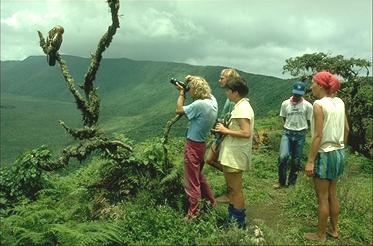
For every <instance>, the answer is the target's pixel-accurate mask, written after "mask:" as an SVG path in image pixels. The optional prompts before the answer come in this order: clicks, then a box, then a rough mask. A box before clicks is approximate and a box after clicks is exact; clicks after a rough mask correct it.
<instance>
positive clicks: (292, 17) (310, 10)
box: [0, 0, 372, 77]
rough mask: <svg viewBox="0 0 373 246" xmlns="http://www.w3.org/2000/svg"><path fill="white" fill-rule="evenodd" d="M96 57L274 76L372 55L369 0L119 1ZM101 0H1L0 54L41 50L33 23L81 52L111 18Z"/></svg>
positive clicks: (68, 50) (21, 55)
mask: <svg viewBox="0 0 373 246" xmlns="http://www.w3.org/2000/svg"><path fill="white" fill-rule="evenodd" d="M119 12H120V14H121V18H120V23H121V24H120V25H121V27H120V29H119V30H118V32H117V34H116V36H115V37H114V40H113V43H112V44H111V46H110V48H109V49H108V50H107V51H106V52H105V53H104V57H112V58H114V57H115V58H118V57H126V58H131V59H136V60H154V61H176V62H184V63H189V64H194V65H221V66H228V67H234V68H238V69H240V70H243V71H245V72H250V73H257V74H265V75H273V76H278V77H289V75H282V66H283V65H284V64H285V59H287V58H289V57H294V56H301V55H303V54H305V53H313V52H325V53H330V54H332V55H339V54H341V55H344V56H345V57H347V58H350V57H355V58H365V59H368V60H370V61H372V0H172V1H171V0H147V1H145V0H121V7H120V10H119ZM110 18H111V17H110V11H109V8H108V6H107V3H106V1H105V0H1V57H0V58H1V60H2V61H3V60H23V59H25V58H26V57H28V56H30V55H43V53H42V51H41V49H40V47H39V45H38V36H37V32H36V31H37V30H40V31H41V32H42V33H44V34H46V33H47V32H48V31H49V30H50V29H51V28H52V27H53V26H54V25H57V24H59V25H62V26H63V27H64V28H65V33H64V41H63V43H62V46H61V48H60V53H62V54H69V55H76V56H82V57H89V55H90V54H91V53H94V52H95V49H96V47H97V43H98V40H99V39H100V38H101V36H102V35H103V34H104V32H105V31H106V29H107V27H108V25H109V24H110V23H111V19H110Z"/></svg>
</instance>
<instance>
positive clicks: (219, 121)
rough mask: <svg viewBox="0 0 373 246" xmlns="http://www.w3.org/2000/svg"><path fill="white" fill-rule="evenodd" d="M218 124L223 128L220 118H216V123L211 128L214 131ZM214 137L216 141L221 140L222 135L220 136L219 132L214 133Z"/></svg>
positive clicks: (222, 120)
mask: <svg viewBox="0 0 373 246" xmlns="http://www.w3.org/2000/svg"><path fill="white" fill-rule="evenodd" d="M219 123H220V124H223V125H224V126H225V122H224V119H222V118H217V119H216V121H215V124H214V126H213V128H214V129H215V127H216V125H217V124H219ZM214 135H215V137H216V138H217V139H221V138H222V134H221V133H220V132H215V133H214Z"/></svg>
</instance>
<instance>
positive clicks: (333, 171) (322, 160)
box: [314, 149, 345, 180]
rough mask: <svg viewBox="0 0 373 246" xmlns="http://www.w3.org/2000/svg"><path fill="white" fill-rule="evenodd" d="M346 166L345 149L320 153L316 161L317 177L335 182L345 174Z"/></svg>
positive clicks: (315, 171)
mask: <svg viewBox="0 0 373 246" xmlns="http://www.w3.org/2000/svg"><path fill="white" fill-rule="evenodd" d="M344 165H345V151H344V149H338V150H333V151H330V152H319V153H318V154H317V157H316V160H315V170H314V173H315V177H318V178H320V179H329V180H335V179H337V178H338V177H339V176H341V175H342V174H343V170H344Z"/></svg>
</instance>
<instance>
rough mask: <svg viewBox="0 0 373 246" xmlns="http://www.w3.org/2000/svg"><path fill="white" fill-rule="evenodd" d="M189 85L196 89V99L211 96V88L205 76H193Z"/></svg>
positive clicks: (194, 96)
mask: <svg viewBox="0 0 373 246" xmlns="http://www.w3.org/2000/svg"><path fill="white" fill-rule="evenodd" d="M188 85H189V86H190V88H193V90H194V95H193V98H194V99H204V98H210V97H211V88H210V86H209V84H208V83H207V81H206V80H205V79H204V78H202V77H195V76H193V77H192V79H191V80H190V81H189V83H188Z"/></svg>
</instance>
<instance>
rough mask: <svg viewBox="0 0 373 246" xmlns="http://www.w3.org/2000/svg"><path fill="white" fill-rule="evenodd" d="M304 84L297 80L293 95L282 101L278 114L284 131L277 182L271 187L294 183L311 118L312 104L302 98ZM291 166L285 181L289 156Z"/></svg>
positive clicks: (276, 187) (281, 186) (277, 187)
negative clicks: (282, 121) (281, 118)
mask: <svg viewBox="0 0 373 246" xmlns="http://www.w3.org/2000/svg"><path fill="white" fill-rule="evenodd" d="M305 90H306V86H305V84H304V83H303V82H301V81H297V82H295V83H294V85H293V90H292V93H293V95H292V96H291V97H290V98H289V99H287V100H285V101H283V102H282V105H281V110H280V116H281V117H283V119H284V131H283V134H282V138H281V143H280V156H279V158H278V183H277V184H275V185H274V186H273V187H274V188H275V189H280V188H283V187H286V186H287V185H295V183H296V180H297V174H298V171H299V170H300V166H301V163H300V162H301V159H302V155H303V147H304V142H305V137H306V130H307V129H308V126H309V125H310V121H311V118H312V104H311V103H309V102H308V101H306V100H305V99H304V98H303V95H304V93H305ZM290 156H291V167H290V172H289V177H288V180H287V183H286V170H287V166H288V165H287V164H288V161H289V157H290Z"/></svg>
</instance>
